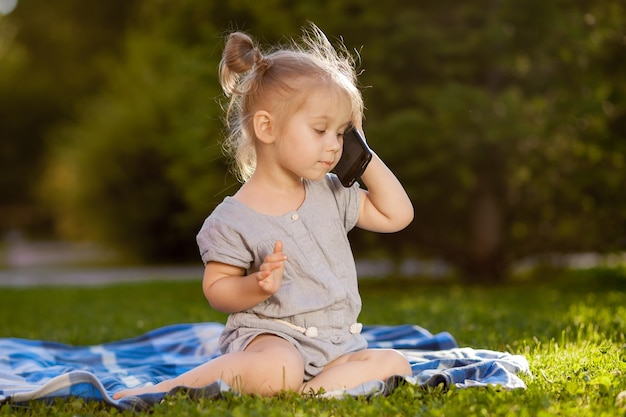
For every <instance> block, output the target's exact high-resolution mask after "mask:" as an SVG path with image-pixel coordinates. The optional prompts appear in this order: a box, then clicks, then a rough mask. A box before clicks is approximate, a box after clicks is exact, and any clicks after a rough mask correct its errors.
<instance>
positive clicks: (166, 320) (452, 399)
mask: <svg viewBox="0 0 626 417" xmlns="http://www.w3.org/2000/svg"><path fill="white" fill-rule="evenodd" d="M361 292H362V296H363V304H364V309H363V313H362V316H361V321H362V322H363V323H365V324H404V323H410V324H419V325H421V326H422V327H425V328H427V329H429V330H430V331H431V332H433V333H436V332H440V331H448V332H450V333H452V335H454V336H455V338H456V340H457V342H458V343H459V345H461V346H470V347H474V348H485V349H492V350H499V351H509V352H512V353H517V354H523V355H525V356H526V357H527V358H528V360H529V362H530V366H531V371H532V374H533V375H532V377H531V376H525V377H524V379H525V381H526V383H527V384H528V389H526V390H515V391H503V390H500V389H498V388H495V387H494V388H489V389H485V388H470V389H462V390H461V389H451V390H448V391H443V390H441V389H428V390H426V389H419V388H416V387H412V386H403V387H400V388H398V389H397V390H396V391H394V393H392V394H391V395H390V396H388V397H382V398H373V399H370V400H365V399H353V398H347V399H342V400H320V399H306V398H301V397H299V396H296V395H285V396H283V397H280V398H271V399H265V398H257V397H254V396H241V397H240V396H235V395H231V396H228V397H227V398H225V399H220V400H199V401H192V400H189V399H186V398H185V397H184V396H183V395H180V396H178V397H174V398H171V399H170V400H168V401H166V402H164V403H162V404H159V405H158V406H156V407H155V409H154V410H153V412H152V413H151V415H153V416H171V415H189V416H196V415H197V416H201V415H210V416H255V415H259V416H261V415H262V416H353V415H354V416H357V415H358V416H377V417H379V416H454V415H462V416H467V415H476V416H548V415H562V416H594V417H596V416H626V398H624V399H623V400H622V399H621V398H622V396H625V395H626V394H622V395H621V396H620V393H622V392H624V391H626V336H625V334H626V269H592V270H585V271H569V272H557V271H542V272H540V273H538V274H536V275H534V276H532V277H529V278H528V279H525V280H518V281H516V282H514V283H510V284H507V285H502V286H495V287H491V288H485V287H474V286H464V285H460V284H458V283H454V282H439V283H424V282H420V281H416V280H413V281H411V280H394V279H391V278H386V279H380V280H364V281H362V282H361ZM0 317H2V318H3V319H4V320H3V323H2V326H0V337H23V338H32V339H47V340H54V341H58V342H63V343H70V344H81V345H85V344H97V343H102V342H109V341H113V340H118V339H121V338H127V337H132V336H136V335H138V334H141V333H143V332H145V331H148V330H151V329H153V328H157V327H161V326H164V325H168V324H174V323H183V322H198V321H223V320H224V319H225V316H224V315H223V314H219V313H216V312H214V311H212V310H211V308H210V307H209V306H208V304H207V303H206V301H205V300H204V298H203V296H202V293H201V288H200V282H176V283H164V282H154V283H148V284H145V283H144V284H125V285H113V286H104V287H96V288H93V287H90V288H68V287H42V288H35V289H7V288H2V289H0ZM120 414H123V415H126V414H127V415H133V414H132V413H121V412H119V411H117V410H115V409H112V408H109V407H106V406H103V405H101V404H93V403H91V404H90V403H85V402H83V401H81V400H70V401H63V402H59V403H57V404H55V405H53V406H44V405H42V404H38V403H35V404H32V406H31V407H29V408H14V407H11V406H8V405H5V406H2V407H1V408H0V416H39V415H49V416H82V415H95V416H104V415H120Z"/></svg>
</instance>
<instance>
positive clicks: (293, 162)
mask: <svg viewBox="0 0 626 417" xmlns="http://www.w3.org/2000/svg"><path fill="white" fill-rule="evenodd" d="M351 112H352V108H351V105H350V101H349V100H348V98H347V96H346V95H345V94H343V93H341V92H339V91H337V90H336V89H331V88H318V89H316V90H314V91H313V92H311V94H309V95H308V97H307V99H306V100H305V102H304V105H303V106H302V107H301V108H300V110H298V111H297V112H296V113H295V114H294V115H293V116H292V117H290V118H289V119H288V120H287V121H286V123H285V126H284V129H283V130H282V132H281V135H280V138H279V140H278V141H277V143H276V146H277V148H276V150H277V152H278V157H279V163H280V164H281V165H282V166H283V168H284V169H286V170H288V171H290V172H291V173H292V174H293V175H294V176H296V177H298V178H305V179H308V180H313V181H315V180H320V179H322V178H324V176H325V175H326V174H328V173H329V172H330V171H331V170H332V169H333V168H334V167H335V165H337V162H338V161H339V158H340V157H341V151H342V147H343V132H344V131H345V130H346V128H347V127H348V124H349V122H350V117H351Z"/></svg>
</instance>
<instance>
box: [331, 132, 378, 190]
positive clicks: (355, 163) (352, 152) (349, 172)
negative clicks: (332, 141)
mask: <svg viewBox="0 0 626 417" xmlns="http://www.w3.org/2000/svg"><path fill="white" fill-rule="evenodd" d="M371 159H372V152H371V151H370V149H369V147H368V146H367V143H365V140H364V139H363V137H362V136H361V134H360V133H359V131H358V130H356V129H355V128H354V127H350V128H348V129H347V130H346V131H345V132H344V134H343V151H342V154H341V158H340V159H339V162H338V163H337V165H336V166H335V169H334V170H333V172H334V173H335V174H337V177H339V180H340V181H341V184H342V185H343V186H344V187H351V186H352V184H354V182H355V181H356V180H357V179H359V178H360V177H361V175H363V172H364V171H365V168H367V164H369V162H370V160H371Z"/></svg>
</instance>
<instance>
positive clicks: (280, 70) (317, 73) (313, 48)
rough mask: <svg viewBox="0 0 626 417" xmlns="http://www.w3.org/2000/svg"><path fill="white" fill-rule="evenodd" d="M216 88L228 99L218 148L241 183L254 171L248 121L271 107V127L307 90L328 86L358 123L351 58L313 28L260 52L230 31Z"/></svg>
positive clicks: (359, 114) (360, 106) (359, 104)
mask: <svg viewBox="0 0 626 417" xmlns="http://www.w3.org/2000/svg"><path fill="white" fill-rule="evenodd" d="M219 76H220V83H221V85H222V89H223V90H224V93H225V94H226V96H227V97H229V98H230V101H229V103H228V107H227V109H226V116H225V121H226V123H225V124H226V128H227V133H226V138H225V140H224V142H223V147H224V150H225V151H226V153H227V154H229V155H230V156H232V158H233V160H234V162H235V167H234V168H235V169H234V173H235V175H236V176H237V177H238V179H239V180H240V181H242V182H245V181H247V180H248V179H249V178H250V176H251V175H252V174H253V173H254V170H255V168H256V152H255V147H254V140H255V138H254V129H253V127H252V123H251V121H252V117H253V115H254V113H255V112H257V111H258V110H261V109H272V110H273V111H274V112H275V114H276V117H277V123H279V124H280V123H281V121H282V120H284V119H285V118H287V117H289V116H290V115H291V114H293V112H295V111H296V110H297V109H298V106H299V104H300V103H302V102H304V100H305V98H306V96H307V95H308V94H310V89H309V90H307V89H306V87H311V86H321V85H323V86H331V87H332V88H337V89H338V91H340V92H342V93H345V94H346V96H347V97H348V99H349V101H350V103H351V105H352V112H351V121H352V122H353V123H357V124H360V123H361V119H362V117H363V97H362V95H361V92H360V90H359V89H358V87H357V74H356V72H355V61H354V58H353V57H352V56H351V55H350V53H349V52H348V51H347V49H346V48H345V46H344V45H343V43H341V44H340V45H339V49H338V50H336V49H335V48H333V46H332V45H331V43H330V42H329V40H328V38H327V37H326V35H324V33H323V32H322V31H321V30H320V29H319V28H318V27H317V26H315V25H314V24H312V23H311V24H310V25H309V27H308V28H305V29H304V30H303V34H302V37H301V39H300V42H296V41H294V40H291V41H290V42H289V43H288V44H287V45H285V46H283V47H281V48H277V49H274V50H272V51H269V52H267V53H264V52H262V51H261V49H260V48H259V47H258V46H257V45H256V43H255V42H254V40H253V39H252V38H251V37H250V36H249V35H247V34H245V33H243V32H233V33H231V34H230V35H229V36H228V38H227V40H226V46H225V48H224V52H223V54H222V60H221V62H220V67H219Z"/></svg>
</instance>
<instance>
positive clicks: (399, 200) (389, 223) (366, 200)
mask: <svg viewBox="0 0 626 417" xmlns="http://www.w3.org/2000/svg"><path fill="white" fill-rule="evenodd" d="M361 180H362V182H363V183H364V184H365V185H367V191H365V190H362V195H361V208H360V210H359V220H358V222H357V226H358V227H360V228H362V229H366V230H371V231H373V232H381V233H392V232H397V231H399V230H402V229H404V228H405V227H406V226H408V225H409V223H411V221H412V220H413V205H412V204H411V200H410V199H409V196H408V195H407V194H406V191H405V190H404V187H403V186H402V184H400V181H398V179H397V178H396V176H395V175H394V173H393V172H391V170H390V169H389V168H388V167H387V165H385V163H384V162H383V161H382V160H381V159H380V158H379V157H378V155H376V154H375V153H373V155H372V160H371V162H370V163H369V165H368V166H367V169H366V170H365V172H364V173H363V176H362V177H361Z"/></svg>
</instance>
